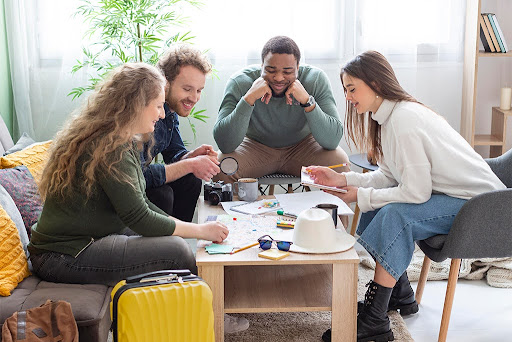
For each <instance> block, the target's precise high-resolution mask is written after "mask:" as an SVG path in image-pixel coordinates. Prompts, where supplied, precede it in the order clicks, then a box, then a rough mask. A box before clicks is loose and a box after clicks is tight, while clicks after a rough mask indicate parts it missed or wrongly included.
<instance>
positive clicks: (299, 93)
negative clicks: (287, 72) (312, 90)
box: [284, 80, 309, 106]
mask: <svg viewBox="0 0 512 342" xmlns="http://www.w3.org/2000/svg"><path fill="white" fill-rule="evenodd" d="M292 95H293V98H295V100H297V101H299V102H300V103H302V104H304V103H306V102H308V100H309V94H308V92H307V91H306V89H304V86H303V85H302V83H300V81H299V80H295V82H293V83H292V84H290V86H289V87H288V90H286V92H285V93H284V96H285V97H286V103H287V104H289V105H290V106H291V105H293V98H292Z"/></svg>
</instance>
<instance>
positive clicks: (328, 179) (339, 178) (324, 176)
mask: <svg viewBox="0 0 512 342" xmlns="http://www.w3.org/2000/svg"><path fill="white" fill-rule="evenodd" d="M306 171H307V172H309V175H310V176H311V179H313V180H314V181H315V183H317V184H322V185H328V186H336V187H344V186H347V178H346V177H345V175H344V174H343V173H338V172H336V171H334V170H333V169H329V168H328V167H325V166H308V167H307V168H306Z"/></svg>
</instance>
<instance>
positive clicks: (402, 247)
mask: <svg viewBox="0 0 512 342" xmlns="http://www.w3.org/2000/svg"><path fill="white" fill-rule="evenodd" d="M464 203H466V200H463V199H459V198H454V197H450V196H446V195H432V197H431V198H430V199H429V200H428V201H427V202H425V203H422V204H411V203H391V204H388V205H386V206H384V207H382V208H380V209H377V210H374V211H369V212H367V213H364V214H363V215H361V220H360V221H359V226H358V228H357V234H359V236H360V238H359V239H358V242H359V243H360V244H361V245H362V246H363V247H364V248H365V249H366V250H367V251H368V253H370V254H371V255H372V256H373V257H374V258H375V259H376V260H377V262H378V263H379V264H381V265H382V267H384V269H385V270H386V271H387V272H388V273H389V274H391V275H392V276H393V278H395V279H396V280H398V278H400V276H401V275H402V274H403V273H404V272H405V270H406V269H407V266H409V263H410V262H411V259H412V254H413V252H414V242H415V241H418V240H425V239H427V238H429V237H431V236H434V235H438V234H448V232H449V231H450V228H451V226H452V223H453V220H454V219H455V216H456V215H457V213H458V212H459V210H460V208H461V207H462V206H463V205H464Z"/></svg>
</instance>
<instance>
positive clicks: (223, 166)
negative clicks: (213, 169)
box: [219, 157, 238, 176]
mask: <svg viewBox="0 0 512 342" xmlns="http://www.w3.org/2000/svg"><path fill="white" fill-rule="evenodd" d="M219 167H220V170H221V171H222V172H223V173H224V174H226V175H228V176H231V175H233V174H235V173H236V172H237V171H238V162H237V161H236V159H235V158H233V157H226V158H224V159H222V160H221V161H220V165H219Z"/></svg>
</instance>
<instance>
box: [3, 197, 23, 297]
mask: <svg viewBox="0 0 512 342" xmlns="http://www.w3.org/2000/svg"><path fill="white" fill-rule="evenodd" d="M29 275H30V272H29V270H28V262H27V256H26V255H25V252H24V251H23V247H22V245H21V240H20V235H19V233H18V229H17V228H16V225H15V224H14V222H13V221H12V220H11V218H10V217H9V215H7V212H6V211H5V210H4V209H3V208H2V207H0V296H4V297H5V296H9V295H10V294H11V291H12V290H14V289H15V288H16V286H18V284H19V283H20V282H21V281H22V280H23V279H25V278H26V277H28V276H29Z"/></svg>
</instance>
